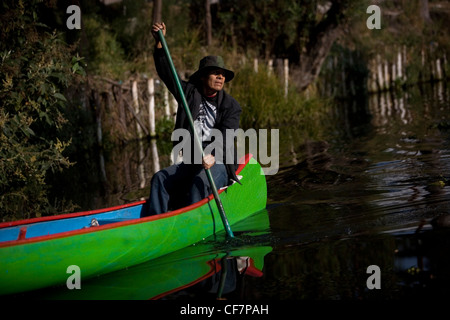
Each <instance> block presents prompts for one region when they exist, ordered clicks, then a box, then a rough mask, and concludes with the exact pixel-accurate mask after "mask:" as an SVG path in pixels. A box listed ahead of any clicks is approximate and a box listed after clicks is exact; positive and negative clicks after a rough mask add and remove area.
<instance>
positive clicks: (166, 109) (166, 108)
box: [163, 86, 170, 118]
mask: <svg viewBox="0 0 450 320" xmlns="http://www.w3.org/2000/svg"><path fill="white" fill-rule="evenodd" d="M163 88H164V89H163V90H164V112H165V114H166V117H167V118H170V105H169V90H168V89H167V87H166V86H163Z"/></svg>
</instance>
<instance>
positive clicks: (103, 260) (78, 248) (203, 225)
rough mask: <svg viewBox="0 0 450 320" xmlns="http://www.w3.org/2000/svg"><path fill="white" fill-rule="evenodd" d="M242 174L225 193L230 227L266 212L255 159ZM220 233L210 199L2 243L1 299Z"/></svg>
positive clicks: (133, 262)
mask: <svg viewBox="0 0 450 320" xmlns="http://www.w3.org/2000/svg"><path fill="white" fill-rule="evenodd" d="M239 174H240V175H242V179H241V183H242V184H238V183H235V184H233V185H231V186H229V187H228V188H227V189H226V190H224V191H222V192H221V193H220V197H221V199H222V203H223V206H224V208H225V211H226V214H227V217H228V220H229V222H230V224H231V225H232V224H233V223H236V222H237V221H240V220H242V219H245V218H246V217H248V216H250V215H251V214H252V213H255V212H257V211H259V210H261V209H264V208H265V206H266V201H267V187H266V180H265V176H264V174H263V171H262V169H261V167H260V165H259V164H258V163H257V162H256V161H255V160H254V159H253V158H250V160H249V162H248V163H247V164H246V165H245V166H243V167H242V170H241V171H240V173H239ZM219 232H222V233H224V229H223V225H222V221H221V218H220V215H219V212H218V209H217V207H216V204H215V201H214V199H213V198H212V196H210V197H209V198H208V199H204V200H202V201H200V202H199V203H197V204H194V205H191V206H189V207H186V208H183V209H179V210H176V211H173V212H169V213H166V214H161V215H157V216H152V217H146V218H140V219H132V220H130V221H126V222H119V223H115V224H110V225H105V226H100V227H95V228H94V227H93V228H88V229H83V230H76V231H70V232H62V233H61V234H56V235H49V236H41V237H37V238H36V239H33V238H31V239H24V240H18V241H9V242H7V243H0V261H1V266H0V294H11V293H17V292H22V291H28V290H34V289H38V288H43V287H47V286H52V285H58V284H64V283H66V281H67V280H68V278H69V277H70V276H71V274H72V273H71V271H69V273H68V267H69V266H72V265H75V266H77V267H79V270H80V276H81V281H82V280H83V279H86V278H89V277H92V276H94V275H100V274H105V273H109V272H112V271H116V270H120V269H123V268H126V267H129V266H132V265H136V264H139V263H142V262H145V261H148V260H151V259H154V258H157V257H160V256H163V255H165V254H168V253H170V252H174V251H176V250H179V249H181V248H184V247H186V246H189V245H191V244H193V243H196V242H198V241H200V240H202V239H205V238H207V237H208V236H210V235H212V234H214V233H219ZM224 235H225V233H224Z"/></svg>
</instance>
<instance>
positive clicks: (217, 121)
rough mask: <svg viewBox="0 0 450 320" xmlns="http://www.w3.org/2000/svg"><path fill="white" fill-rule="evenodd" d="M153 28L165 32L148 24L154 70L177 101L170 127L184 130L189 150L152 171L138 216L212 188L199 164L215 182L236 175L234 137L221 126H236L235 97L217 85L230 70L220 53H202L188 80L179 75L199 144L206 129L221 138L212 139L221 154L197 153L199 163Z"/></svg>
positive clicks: (178, 203) (237, 108)
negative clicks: (146, 198)
mask: <svg viewBox="0 0 450 320" xmlns="http://www.w3.org/2000/svg"><path fill="white" fill-rule="evenodd" d="M159 30H162V32H163V35H165V34H166V26H165V24H164V23H155V24H154V25H153V26H152V34H153V37H154V38H155V41H156V43H155V52H154V59H155V66H156V70H157V72H158V75H159V77H160V78H161V80H162V81H163V82H164V83H165V85H166V86H167V88H168V89H169V91H170V92H171V93H172V94H173V95H174V97H175V98H176V100H177V101H178V111H177V119H176V121H175V130H179V129H184V130H187V131H188V132H189V133H190V146H189V147H190V148H191V149H190V150H192V152H190V155H191V157H190V159H186V158H185V157H184V158H183V162H181V163H177V164H174V165H172V166H170V167H167V168H165V169H163V170H161V171H159V172H157V173H155V175H154V176H153V178H152V181H151V190H150V197H149V201H148V203H147V206H148V210H145V211H144V212H143V216H146V215H155V214H160V213H164V212H167V211H169V210H174V209H177V208H180V207H182V206H186V205H189V204H192V203H195V202H197V201H200V200H201V199H203V198H206V197H207V196H208V195H209V194H211V192H212V190H211V188H210V186H209V181H208V178H207V176H206V172H205V170H204V169H210V171H211V174H212V177H213V179H214V182H215V184H216V187H217V188H221V187H223V186H226V185H227V184H229V182H230V180H234V181H238V179H237V177H236V174H235V171H236V168H237V159H236V150H235V149H234V140H233V141H227V139H226V138H225V137H226V130H227V129H233V130H236V129H238V128H239V119H240V115H241V112H242V109H241V107H240V105H239V103H238V102H237V101H236V100H235V99H234V98H233V97H231V96H230V95H228V94H227V93H226V92H225V91H224V90H223V87H224V84H225V82H229V81H231V80H232V79H233V77H234V73H233V72H232V71H230V70H227V69H226V68H225V66H224V62H223V59H222V58H221V57H219V56H207V57H204V58H203V59H202V60H201V61H200V64H199V68H198V70H197V71H196V72H195V73H194V74H193V75H192V76H191V77H190V78H189V81H187V82H186V81H181V86H182V88H183V91H184V95H185V97H186V101H187V103H188V107H189V109H190V111H191V114H192V118H193V120H194V126H195V130H196V131H197V133H198V134H199V137H200V139H202V144H203V149H205V148H206V147H207V146H208V145H209V144H210V143H212V141H211V136H212V133H213V132H217V131H214V130H218V131H219V132H220V133H221V134H222V139H221V143H219V144H218V145H219V146H220V147H221V148H222V150H220V151H221V152H220V153H221V155H222V156H221V157H220V158H221V159H216V157H215V155H214V152H213V153H212V154H207V155H205V156H204V157H200V159H201V163H196V161H195V159H197V158H196V152H197V155H198V150H197V149H196V148H195V144H194V134H193V132H192V129H191V127H190V124H189V121H188V118H187V115H186V113H185V111H184V109H183V105H182V103H181V96H180V94H179V92H178V90H177V86H176V81H175V79H174V77H173V75H172V73H171V71H170V67H169V63H168V61H167V58H166V56H165V54H164V50H163V48H162V44H161V42H160V39H159V36H158V31H159ZM175 144H176V142H174V145H175ZM230 144H232V145H230ZM184 150H185V149H184ZM184 150H183V151H184ZM232 151H234V152H233V153H232V155H233V156H232V157H229V156H227V155H229V154H230V153H231V152H232ZM230 158H232V159H233V160H232V161H231V163H227V162H226V161H225V160H226V159H230ZM216 160H217V161H216ZM220 160H221V161H220Z"/></svg>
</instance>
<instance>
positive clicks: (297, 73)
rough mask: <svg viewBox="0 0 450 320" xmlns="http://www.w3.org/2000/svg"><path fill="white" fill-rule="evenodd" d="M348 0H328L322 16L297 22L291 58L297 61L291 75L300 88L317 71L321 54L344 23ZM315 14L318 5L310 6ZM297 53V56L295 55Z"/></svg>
mask: <svg viewBox="0 0 450 320" xmlns="http://www.w3.org/2000/svg"><path fill="white" fill-rule="evenodd" d="M349 3H350V1H347V0H334V1H331V6H330V7H329V9H327V8H326V7H325V8H323V9H322V10H326V11H325V12H324V13H323V18H322V19H321V20H320V21H319V22H318V23H314V21H311V20H310V21H309V22H308V21H307V22H306V25H305V22H304V21H299V22H298V23H297V26H298V27H297V37H296V41H295V50H294V52H295V53H294V54H295V55H296V56H294V57H293V59H292V60H293V61H294V62H295V63H296V64H297V68H295V69H294V71H293V74H292V77H293V79H294V82H295V84H296V86H297V87H298V88H299V89H300V90H305V89H306V88H307V87H308V86H309V85H310V84H311V83H312V82H313V81H314V80H315V79H316V78H317V77H318V75H319V73H320V69H321V67H322V64H323V62H324V61H325V58H326V57H327V55H328V53H329V52H330V49H331V47H332V45H333V43H334V42H335V40H336V39H337V38H338V37H339V35H340V34H341V32H342V29H343V27H344V26H345V23H346V20H347V16H346V11H347V9H348V6H349ZM312 10H313V12H314V15H317V10H318V7H317V6H316V8H312ZM297 57H298V58H297Z"/></svg>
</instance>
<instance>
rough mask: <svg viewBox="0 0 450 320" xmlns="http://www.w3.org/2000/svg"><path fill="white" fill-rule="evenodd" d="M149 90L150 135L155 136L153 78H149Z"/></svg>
mask: <svg viewBox="0 0 450 320" xmlns="http://www.w3.org/2000/svg"><path fill="white" fill-rule="evenodd" d="M147 90H148V95H149V99H148V121H149V125H150V136H151V137H154V136H155V135H156V125H155V122H156V121H155V82H154V80H153V79H148V80H147Z"/></svg>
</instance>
